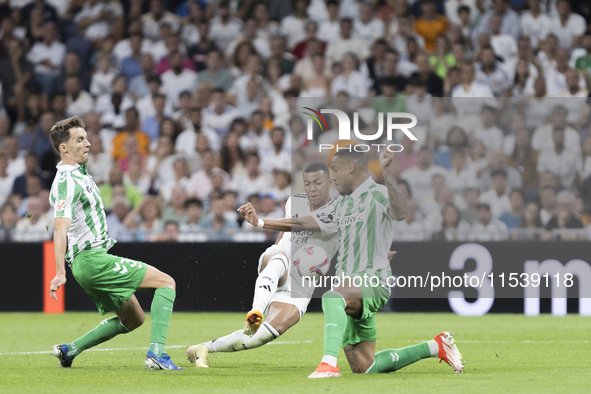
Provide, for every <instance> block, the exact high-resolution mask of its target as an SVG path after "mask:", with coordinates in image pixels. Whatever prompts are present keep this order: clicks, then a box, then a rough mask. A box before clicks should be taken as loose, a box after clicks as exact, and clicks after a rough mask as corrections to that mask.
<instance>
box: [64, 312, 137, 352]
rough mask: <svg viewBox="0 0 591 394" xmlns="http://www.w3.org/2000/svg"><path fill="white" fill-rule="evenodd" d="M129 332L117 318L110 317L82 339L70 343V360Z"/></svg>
mask: <svg viewBox="0 0 591 394" xmlns="http://www.w3.org/2000/svg"><path fill="white" fill-rule="evenodd" d="M128 332H129V329H128V328H127V327H125V326H124V325H123V324H121V322H120V321H119V318H118V317H117V316H113V317H109V318H108V319H105V320H103V321H102V322H101V324H99V325H98V326H96V327H95V328H93V329H92V330H90V331H88V332H87V333H86V334H84V335H83V336H82V337H80V338H78V339H76V340H75V341H74V342H72V343H70V344H69V345H68V354H67V356H68V357H69V358H73V357H76V356H77V355H79V354H80V353H82V352H83V351H85V350H86V349H90V348H91V347H93V346H96V345H98V344H99V343H103V342H105V341H108V340H109V339H111V338H113V337H115V336H117V335H119V334H127V333H128Z"/></svg>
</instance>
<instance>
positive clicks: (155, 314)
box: [150, 287, 176, 356]
mask: <svg viewBox="0 0 591 394" xmlns="http://www.w3.org/2000/svg"><path fill="white" fill-rule="evenodd" d="M175 297H176V292H175V291H174V290H173V289H171V288H170V287H161V288H159V289H156V291H155V292H154V299H153V300H152V309H151V312H150V316H152V336H151V337H150V351H151V352H152V353H154V354H155V355H157V356H159V355H161V354H162V353H164V352H165V349H164V344H165V343H166V334H167V332H168V324H169V323H170V318H171V316H172V307H173V304H174V299H175Z"/></svg>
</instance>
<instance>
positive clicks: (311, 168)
mask: <svg viewBox="0 0 591 394" xmlns="http://www.w3.org/2000/svg"><path fill="white" fill-rule="evenodd" d="M317 171H324V172H325V173H326V175H328V176H329V177H330V172H329V171H328V167H327V166H326V164H324V163H321V162H319V161H315V162H313V163H310V164H308V165H307V166H306V167H304V174H309V173H311V172H317Z"/></svg>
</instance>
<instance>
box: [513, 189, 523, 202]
mask: <svg viewBox="0 0 591 394" xmlns="http://www.w3.org/2000/svg"><path fill="white" fill-rule="evenodd" d="M514 193H517V194H519V195H520V196H521V198H522V199H523V200H525V194H524V193H523V190H521V189H513V190H511V193H509V197H511V195H512V194H514Z"/></svg>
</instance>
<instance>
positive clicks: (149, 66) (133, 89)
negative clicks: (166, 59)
mask: <svg viewBox="0 0 591 394" xmlns="http://www.w3.org/2000/svg"><path fill="white" fill-rule="evenodd" d="M140 67H141V74H139V75H136V76H135V77H133V78H132V79H131V80H130V81H129V92H130V93H131V94H132V95H133V96H135V97H136V98H140V97H144V96H147V95H150V88H149V86H148V81H149V79H150V77H151V76H152V75H153V72H154V58H153V57H152V55H151V54H149V53H142V56H141V61H140Z"/></svg>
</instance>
